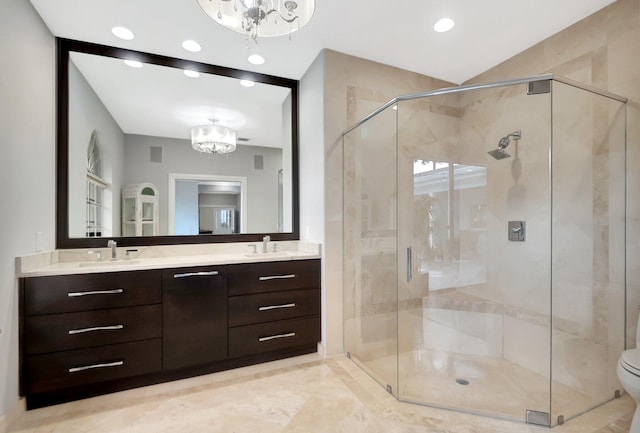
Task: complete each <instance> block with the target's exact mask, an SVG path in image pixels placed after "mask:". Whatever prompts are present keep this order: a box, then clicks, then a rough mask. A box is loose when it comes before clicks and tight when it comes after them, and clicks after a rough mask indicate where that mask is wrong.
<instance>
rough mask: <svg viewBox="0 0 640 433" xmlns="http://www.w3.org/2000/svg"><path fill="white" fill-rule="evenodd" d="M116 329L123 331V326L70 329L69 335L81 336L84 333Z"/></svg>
mask: <svg viewBox="0 0 640 433" xmlns="http://www.w3.org/2000/svg"><path fill="white" fill-rule="evenodd" d="M118 329H124V325H112V326H95V327H93V328H82V329H70V330H69V335H75V334H83V333H85V332H93V331H115V330H118Z"/></svg>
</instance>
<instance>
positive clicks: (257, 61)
mask: <svg viewBox="0 0 640 433" xmlns="http://www.w3.org/2000/svg"><path fill="white" fill-rule="evenodd" d="M247 60H249V63H251V64H253V65H264V62H265V60H264V57H262V56H261V55H260V54H251V55H250V56H249V58H248V59H247Z"/></svg>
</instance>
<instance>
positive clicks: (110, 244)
mask: <svg viewBox="0 0 640 433" xmlns="http://www.w3.org/2000/svg"><path fill="white" fill-rule="evenodd" d="M117 247H118V243H117V242H116V241H114V240H113V239H111V240H109V242H107V248H111V260H116V259H117V258H118V256H117V254H116V253H117V250H116V248H117Z"/></svg>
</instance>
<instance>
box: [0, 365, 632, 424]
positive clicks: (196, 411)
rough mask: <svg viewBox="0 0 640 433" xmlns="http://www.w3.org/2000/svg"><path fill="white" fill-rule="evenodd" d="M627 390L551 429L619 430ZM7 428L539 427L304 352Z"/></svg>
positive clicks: (52, 411)
mask: <svg viewBox="0 0 640 433" xmlns="http://www.w3.org/2000/svg"><path fill="white" fill-rule="evenodd" d="M634 409H635V404H634V402H633V401H632V400H631V399H630V398H629V397H628V396H624V397H622V398H619V399H617V400H614V401H612V402H610V403H607V404H605V405H603V406H600V407H598V408H596V409H594V410H592V411H591V412H589V413H586V414H584V415H582V416H580V417H578V418H575V419H573V420H570V421H569V422H567V423H566V424H564V425H562V426H558V427H556V428H554V429H553V430H552V431H553V432H558V433H623V432H627V431H628V429H629V424H630V420H631V416H632V414H633V411H634ZM7 431H8V432H9V433H80V432H92V433H115V432H119V433H121V432H124V433H136V432H155V433H159V432H162V433H165V432H166V433H169V432H189V433H198V432H207V433H215V432H225V433H240V432H242V433H245V432H252V431H256V432H258V431H259V432H260V433H272V432H273V433H276V432H277V433H302V432H305V433H312V432H323V433H324V432H330V433H337V432H349V433H378V432H380V433H383V432H384V433H393V432H403V433H414V432H415V433H417V432H425V433H498V432H499V433H538V432H544V431H549V429H547V428H541V427H535V426H531V425H526V424H520V423H516V422H511V421H502V420H496V419H491V418H485V417H480V416H474V415H468V414H460V413H456V412H452V411H447V410H440V409H434V408H429V407H423V406H418V405H413V404H409V403H401V402H398V401H397V400H396V399H395V398H393V397H392V396H391V395H389V394H388V393H387V392H386V391H385V390H384V389H382V387H380V386H379V385H378V384H377V383H375V382H374V381H373V380H372V379H371V378H370V377H369V376H368V375H367V374H366V373H364V372H363V371H362V370H361V369H360V368H359V367H357V366H356V365H355V364H354V363H353V362H351V361H350V360H349V359H347V358H345V357H344V356H336V357H332V358H321V357H320V356H318V355H307V356H302V357H297V358H291V359H287V360H281V361H276V362H271V363H266V364H261V365H257V366H251V367H245V368H240V369H236V370H231V371H227V372H221V373H216V374H211V375H207V376H200V377H197V378H191V379H186V380H181V381H176V382H170V383H165V384H161V385H154V386H149V387H144V388H139V389H135V390H130V391H124V392H120V393H115V394H110V395H106V396H101V397H96V398H92V399H87V400H81V401H77V402H72V403H67V404H62V405H58V406H52V407H48V408H43V409H37V410H32V411H28V412H24V413H22V414H20V415H19V416H18V417H17V419H16V420H15V421H14V422H13V423H12V424H11V425H10V426H9V428H8V430H7Z"/></svg>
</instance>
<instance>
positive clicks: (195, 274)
mask: <svg viewBox="0 0 640 433" xmlns="http://www.w3.org/2000/svg"><path fill="white" fill-rule="evenodd" d="M213 275H218V271H211V272H187V273H185V274H173V278H187V277H208V276H213Z"/></svg>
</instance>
